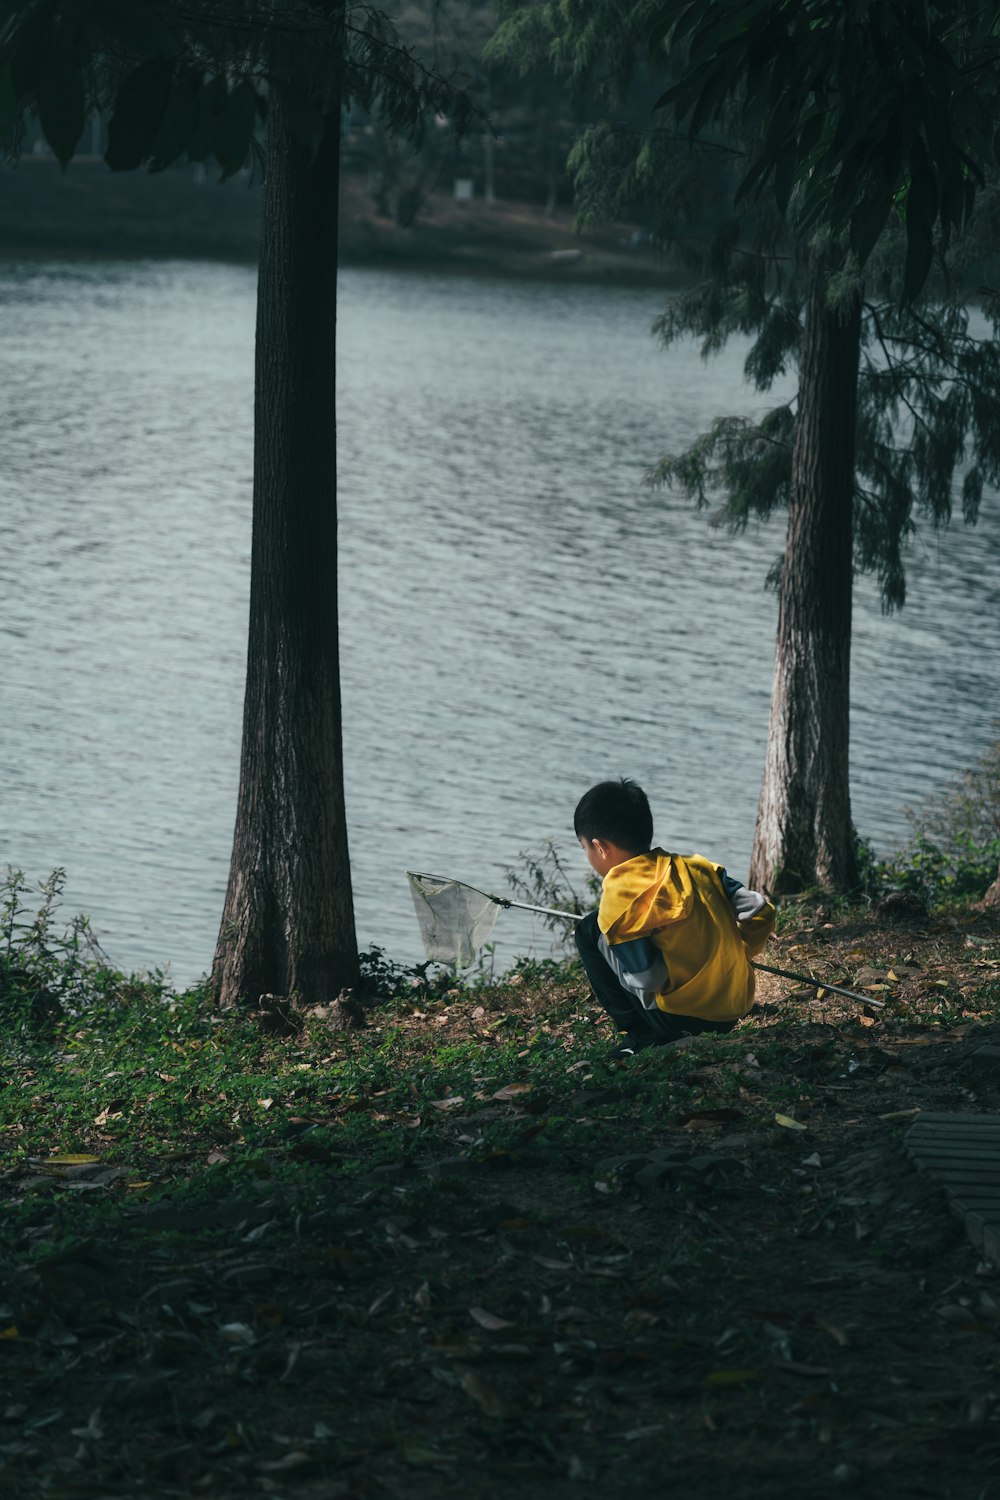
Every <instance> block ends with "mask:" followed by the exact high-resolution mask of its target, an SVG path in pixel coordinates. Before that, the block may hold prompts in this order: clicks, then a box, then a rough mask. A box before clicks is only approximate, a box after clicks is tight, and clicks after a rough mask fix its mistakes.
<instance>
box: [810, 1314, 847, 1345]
mask: <svg viewBox="0 0 1000 1500" xmlns="http://www.w3.org/2000/svg"><path fill="white" fill-rule="evenodd" d="M813 1322H814V1323H815V1325H816V1327H817V1328H822V1330H823V1332H824V1333H828V1334H829V1335H830V1337H831V1338H832V1339H833V1341H834V1343H835V1344H839V1345H840V1347H841V1348H842V1349H846V1348H847V1342H848V1341H847V1334H846V1333H845V1332H844V1330H843V1329H842V1328H838V1327H837V1325H836V1324H835V1323H828V1322H827V1321H826V1319H825V1318H819V1317H814V1318H813Z"/></svg>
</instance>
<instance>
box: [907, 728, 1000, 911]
mask: <svg viewBox="0 0 1000 1500" xmlns="http://www.w3.org/2000/svg"><path fill="white" fill-rule="evenodd" d="M997 731H998V736H1000V724H998V725H997ZM912 825H913V836H912V838H911V839H910V840H909V842H908V843H906V844H905V845H904V846H903V847H902V848H901V849H898V850H896V851H895V853H894V854H893V855H892V856H891V857H890V858H889V859H887V860H885V861H884V862H883V863H882V865H881V866H880V867H879V874H880V877H881V879H882V881H883V883H884V884H885V885H888V886H890V887H892V888H895V889H897V890H911V891H915V892H917V893H918V894H919V895H921V896H922V897H923V898H924V899H925V900H929V901H943V900H950V899H957V898H960V897H970V896H981V895H982V894H983V892H984V891H985V890H986V887H987V886H988V885H990V884H991V883H992V881H994V880H995V879H996V878H997V874H998V867H1000V737H998V738H997V740H996V741H995V742H994V743H993V744H992V745H990V746H989V748H988V749H987V750H986V751H984V753H983V755H982V756H981V757H980V758H979V760H978V762H977V763H976V765H975V766H973V767H972V768H971V769H970V770H968V771H966V772H965V773H964V775H962V776H960V777H959V778H958V780H956V781H954V782H953V783H952V784H951V785H950V786H948V787H947V788H946V789H945V791H944V794H943V795H942V796H941V797H940V798H939V799H937V800H936V801H935V802H934V803H931V804H928V805H927V806H925V807H922V808H920V809H919V810H917V811H916V812H914V813H913V814H912Z"/></svg>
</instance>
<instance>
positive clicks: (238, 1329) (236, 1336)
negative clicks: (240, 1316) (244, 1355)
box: [219, 1323, 257, 1346]
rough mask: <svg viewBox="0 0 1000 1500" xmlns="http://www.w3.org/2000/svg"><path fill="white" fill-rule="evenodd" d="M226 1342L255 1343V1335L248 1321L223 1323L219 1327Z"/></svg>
mask: <svg viewBox="0 0 1000 1500" xmlns="http://www.w3.org/2000/svg"><path fill="white" fill-rule="evenodd" d="M219 1332H220V1333H221V1334H222V1337H223V1338H224V1339H225V1341H226V1343H227V1344H243V1345H244V1346H245V1345H247V1344H255V1343H256V1342H257V1335H256V1334H255V1333H254V1331H253V1329H252V1328H251V1327H250V1325H249V1323H223V1325H222V1327H221V1328H220V1329H219Z"/></svg>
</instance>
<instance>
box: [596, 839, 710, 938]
mask: <svg viewBox="0 0 1000 1500" xmlns="http://www.w3.org/2000/svg"><path fill="white" fill-rule="evenodd" d="M693 905H694V883H693V881H692V879H691V874H690V872H689V870H688V868H687V864H686V862H685V861H684V860H683V859H681V857H680V856H679V855H675V854H667V853H665V852H664V850H662V849H652V850H650V852H649V853H648V854H636V855H635V856H634V857H633V858H632V859H627V860H625V862H624V863H623V864H620V865H615V866H614V868H613V869H611V870H609V871H608V873H607V875H605V877H604V886H603V890H602V893H601V917H602V926H603V924H604V921H605V920H607V921H608V923H609V925H608V926H607V927H606V928H605V936H606V937H607V938H608V940H609V941H610V942H613V943H620V942H624V941H626V940H627V939H628V938H635V937H641V936H643V935H644V934H645V933H649V932H656V931H657V930H658V929H659V928H661V927H666V926H667V924H668V923H670V922H680V921H683V919H684V918H685V917H687V916H689V915H690V913H691V908H692V906H693Z"/></svg>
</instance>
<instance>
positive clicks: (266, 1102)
mask: <svg viewBox="0 0 1000 1500" xmlns="http://www.w3.org/2000/svg"><path fill="white" fill-rule="evenodd" d="M257 1103H258V1104H259V1105H260V1107H261V1109H270V1108H271V1105H272V1104H273V1103H274V1100H273V1099H258V1100H257Z"/></svg>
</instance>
